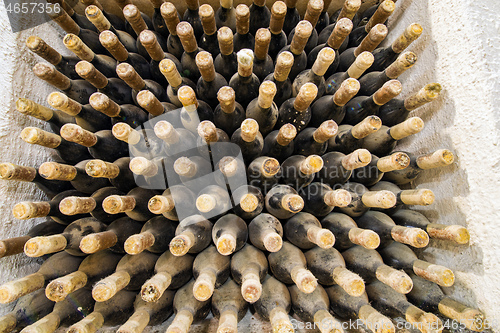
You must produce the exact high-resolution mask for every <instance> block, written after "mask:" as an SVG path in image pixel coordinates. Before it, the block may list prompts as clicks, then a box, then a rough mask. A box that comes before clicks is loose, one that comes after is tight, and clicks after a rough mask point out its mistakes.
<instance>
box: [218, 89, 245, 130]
mask: <svg viewBox="0 0 500 333" xmlns="http://www.w3.org/2000/svg"><path fill="white" fill-rule="evenodd" d="M217 100H218V101H219V105H217V107H216V108H215V109H214V124H215V126H217V127H218V128H220V129H222V130H223V131H224V132H226V133H227V134H228V135H232V134H233V133H234V131H236V130H237V129H238V128H239V127H240V126H241V123H242V122H243V120H245V109H243V107H242V106H241V104H240V103H238V102H236V93H235V92H234V89H233V88H231V87H229V86H224V87H221V88H220V89H219V91H218V92H217Z"/></svg>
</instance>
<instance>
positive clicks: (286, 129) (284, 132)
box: [276, 124, 297, 147]
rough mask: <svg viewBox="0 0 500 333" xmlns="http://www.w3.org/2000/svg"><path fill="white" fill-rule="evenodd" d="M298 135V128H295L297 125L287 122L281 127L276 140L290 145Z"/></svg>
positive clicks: (280, 143)
mask: <svg viewBox="0 0 500 333" xmlns="http://www.w3.org/2000/svg"><path fill="white" fill-rule="evenodd" d="M296 135H297V129H296V128H295V126H293V125H292V124H285V125H283V126H281V128H280V129H279V131H278V136H277V137H276V142H277V143H278V144H279V145H280V146H283V147H285V146H288V145H289V144H290V142H292V141H293V139H295V136H296Z"/></svg>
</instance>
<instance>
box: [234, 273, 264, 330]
mask: <svg viewBox="0 0 500 333" xmlns="http://www.w3.org/2000/svg"><path fill="white" fill-rule="evenodd" d="M241 295H242V296H243V299H244V300H245V301H247V302H248V303H250V304H252V303H255V302H257V301H258V300H259V298H260V296H261V295H262V284H261V283H260V277H259V275H258V274H257V273H256V272H252V271H247V273H245V274H244V275H243V276H242V277H241ZM235 332H237V331H235Z"/></svg>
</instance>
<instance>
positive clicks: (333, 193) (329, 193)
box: [299, 182, 352, 217]
mask: <svg viewBox="0 0 500 333" xmlns="http://www.w3.org/2000/svg"><path fill="white" fill-rule="evenodd" d="M299 195H300V196H301V197H302V199H304V209H303V211H304V212H307V213H311V214H314V215H315V216H317V217H321V216H325V215H328V214H329V213H330V212H331V211H332V210H333V209H334V208H335V207H345V206H347V205H348V204H349V203H350V202H351V199H352V197H351V194H350V193H349V192H347V191H346V190H342V189H338V190H332V188H331V187H330V186H328V185H326V184H323V183H319V182H314V183H311V184H309V185H308V186H307V187H305V188H303V189H302V190H301V191H299Z"/></svg>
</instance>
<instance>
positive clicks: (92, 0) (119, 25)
mask: <svg viewBox="0 0 500 333" xmlns="http://www.w3.org/2000/svg"><path fill="white" fill-rule="evenodd" d="M81 2H82V4H84V5H85V6H86V7H88V6H92V5H94V6H96V7H97V8H99V9H100V10H101V11H102V13H103V14H104V16H105V17H106V18H107V19H108V20H109V22H110V23H111V24H112V25H113V26H115V27H116V29H118V30H122V31H123V30H125V21H124V20H123V19H122V18H120V17H118V16H116V15H113V14H110V13H108V12H107V11H106V10H105V9H104V8H103V7H102V5H101V3H100V2H99V1H97V0H82V1H81Z"/></svg>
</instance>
